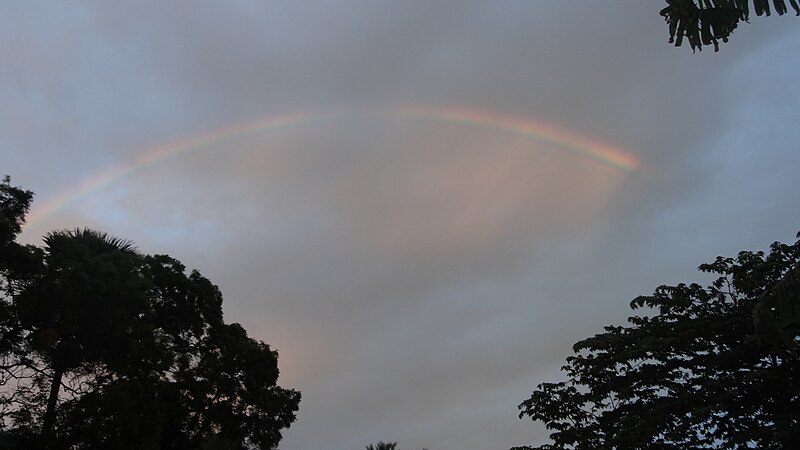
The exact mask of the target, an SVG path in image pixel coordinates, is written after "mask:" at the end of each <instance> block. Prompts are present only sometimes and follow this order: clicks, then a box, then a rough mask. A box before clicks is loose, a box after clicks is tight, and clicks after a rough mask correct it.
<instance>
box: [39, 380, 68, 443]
mask: <svg viewBox="0 0 800 450" xmlns="http://www.w3.org/2000/svg"><path fill="white" fill-rule="evenodd" d="M63 376H64V369H61V368H55V369H54V370H53V380H52V381H51V382H50V395H49V396H48V397H47V410H45V412H44V418H42V433H41V437H42V438H43V441H44V442H47V440H48V439H49V438H50V435H52V433H53V425H54V424H55V421H56V406H58V391H59V390H60V389H61V378H62V377H63Z"/></svg>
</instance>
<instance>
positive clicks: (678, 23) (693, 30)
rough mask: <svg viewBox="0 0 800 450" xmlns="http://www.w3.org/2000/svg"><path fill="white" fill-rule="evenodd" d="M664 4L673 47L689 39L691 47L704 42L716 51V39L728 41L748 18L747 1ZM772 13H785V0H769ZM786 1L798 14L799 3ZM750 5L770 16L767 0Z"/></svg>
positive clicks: (669, 1)
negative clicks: (772, 8) (773, 9)
mask: <svg viewBox="0 0 800 450" xmlns="http://www.w3.org/2000/svg"><path fill="white" fill-rule="evenodd" d="M666 2H667V5H668V6H667V7H666V8H664V9H662V10H661V15H662V16H663V17H664V19H665V20H666V21H667V24H668V25H669V36H670V37H669V42H670V43H674V44H675V46H676V47H679V46H681V44H683V39H684V38H686V39H687V40H688V41H689V46H690V47H691V48H692V50H702V49H703V46H704V45H712V44H713V45H714V51H719V41H722V42H728V38H729V36H730V35H731V33H733V30H735V29H736V27H737V26H738V25H739V22H740V21H744V22H748V21H749V20H750V10H751V2H750V0H666ZM772 4H773V6H774V8H775V12H776V13H778V15H783V14H786V13H787V12H788V9H787V7H786V2H784V0H772ZM789 4H790V5H791V7H792V9H794V11H795V13H796V14H797V15H800V5H798V3H797V0H789ZM752 7H753V10H755V13H756V15H757V16H761V15H767V16H769V15H771V9H770V3H769V0H752Z"/></svg>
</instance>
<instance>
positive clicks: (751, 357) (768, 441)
mask: <svg viewBox="0 0 800 450" xmlns="http://www.w3.org/2000/svg"><path fill="white" fill-rule="evenodd" d="M799 237H800V236H799ZM700 270H701V271H703V272H707V273H712V274H716V275H718V277H717V278H716V279H715V280H714V281H713V282H712V283H711V285H709V286H706V287H704V286H701V285H699V284H695V283H693V284H678V285H676V286H661V287H659V288H657V289H656V290H655V292H654V293H653V294H652V295H647V296H640V297H637V298H636V299H634V300H633V301H632V302H631V308H633V309H634V310H642V311H643V312H644V313H643V314H642V315H636V316H632V317H630V318H629V319H628V321H629V324H628V325H627V326H606V327H604V330H605V331H604V332H603V333H600V334H597V335H595V336H593V337H589V338H587V339H584V340H582V341H580V342H578V343H576V344H575V346H574V347H573V350H574V352H575V353H574V355H572V356H570V357H568V358H567V360H566V364H565V365H564V367H563V368H562V370H563V371H564V372H565V375H566V381H560V382H548V383H542V384H540V385H539V386H537V388H536V389H535V390H534V391H533V393H532V395H531V397H530V398H529V399H528V400H526V401H524V402H522V404H520V405H519V407H520V409H521V411H522V412H521V413H520V417H523V416H528V417H530V418H531V419H533V420H535V421H541V422H543V423H544V425H545V426H546V427H547V428H548V429H549V430H550V431H551V432H552V433H551V435H550V438H551V439H552V441H553V442H552V444H546V445H542V446H539V447H520V449H523V448H524V449H534V448H535V449H539V450H555V449H570V450H583V449H587V450H588V449H612V450H614V449H617V450H622V449H626V450H627V449H641V450H645V449H664V450H666V449H674V450H678V449H687V448H699V449H702V448H708V449H712V448H713V449H731V450H732V449H739V448H763V449H775V450H778V449H784V450H792V449H797V448H800V433H798V430H800V241H797V242H795V243H794V244H791V245H789V244H782V243H778V242H776V243H774V244H772V246H771V248H770V252H769V253H767V254H765V253H764V252H740V253H739V254H738V256H737V257H736V258H723V257H718V258H717V259H716V260H715V261H713V262H711V263H708V264H703V265H701V266H700Z"/></svg>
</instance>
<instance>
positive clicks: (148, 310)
mask: <svg viewBox="0 0 800 450" xmlns="http://www.w3.org/2000/svg"><path fill="white" fill-rule="evenodd" d="M0 200H2V203H0V206H2V210H1V211H0V225H2V226H5V228H6V229H9V230H10V231H11V232H10V236H11V239H12V240H11V241H9V239H8V238H6V239H5V241H4V242H3V245H4V248H6V247H8V248H12V249H14V250H15V252H17V253H20V252H21V253H23V254H27V256H26V258H16V259H12V258H6V256H7V253H4V254H3V258H2V260H3V264H4V270H3V272H2V279H3V286H4V291H3V297H2V301H1V302H0V331H1V332H2V336H0V426H2V429H0V447H2V448H15V447H14V446H17V447H18V448H42V449H46V448H52V449H56V448H59V449H60V448H78V449H84V448H89V449H94V448H116V449H129V448H130V449H134V448H136V449H142V448H147V449H150V448H153V449H157V448H163V449H194V448H209V449H210V448H219V449H222V448H229V449H252V448H262V449H269V448H275V447H277V444H278V442H279V441H280V438H281V433H280V431H281V430H282V429H283V428H286V427H288V426H289V425H290V424H291V423H292V422H293V421H294V420H295V412H296V411H297V408H298V404H299V401H300V394H299V393H298V392H296V391H293V390H288V389H284V388H281V387H280V386H278V385H277V379H278V367H277V353H276V352H274V351H273V350H271V349H270V347H269V346H268V345H267V344H264V343H263V342H260V341H257V340H255V339H252V338H250V337H249V336H248V335H247V333H246V332H245V330H244V329H243V328H242V327H241V326H240V325H239V324H235V323H234V324H226V323H225V322H224V321H223V318H222V294H221V293H220V291H219V289H218V288H217V287H216V286H214V285H213V284H212V283H211V282H210V281H209V280H208V279H206V278H205V277H203V276H202V275H200V273H199V272H197V271H193V272H190V273H187V271H186V268H185V267H184V266H183V265H182V264H181V263H180V262H179V261H177V260H175V259H173V258H170V257H168V256H165V255H154V256H150V255H143V254H140V253H139V252H138V251H137V250H136V249H135V248H134V247H133V245H132V243H130V242H129V241H125V240H121V239H117V238H114V237H111V236H109V235H107V234H105V233H101V232H97V231H94V230H86V229H76V230H67V231H57V232H53V233H50V234H48V235H46V236H45V238H44V243H45V245H44V247H43V248H36V247H31V246H19V245H17V244H16V243H15V242H14V241H13V238H14V237H15V236H16V234H18V233H19V224H21V222H22V219H23V217H24V212H25V211H27V207H28V206H29V203H30V195H29V193H26V191H22V190H19V189H18V188H13V187H11V186H10V183H9V182H8V180H6V181H5V182H4V184H2V185H0ZM7 224H11V225H10V226H9V225H7ZM14 224H16V225H17V226H16V227H15V226H14ZM5 236H9V233H6V235H5ZM16 261H27V263H26V265H25V270H20V269H19V268H18V266H17V264H16V263H15V262H16Z"/></svg>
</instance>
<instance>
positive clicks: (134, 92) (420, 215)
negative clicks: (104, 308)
mask: <svg viewBox="0 0 800 450" xmlns="http://www.w3.org/2000/svg"><path fill="white" fill-rule="evenodd" d="M663 6H664V4H663V2H662V1H658V0H652V1H639V0H637V1H627V2H621V1H614V2H598V1H596V0H573V1H563V2H542V1H530V0H526V1H523V0H517V1H514V0H503V1H494V2H488V1H468V0H458V1H455V0H450V1H431V0H425V1H421V0H420V1H417V0H404V1H393V2H388V1H376V0H362V1H350V0H347V1H345V0H342V1H336V2H333V1H323V0H320V1H305V0H302V1H292V2H289V1H266V0H262V1H255V0H252V1H245V0H242V1H225V2H218V1H191V2H190V1H173V2H162V1H136V2H106V1H99V0H98V1H94V2H92V1H81V2H77V1H76V2H38V1H27V0H26V1H4V2H2V3H0V42H2V44H0V60H1V61H2V67H1V68H0V168H2V174H9V175H11V177H12V181H13V183H14V184H17V185H22V186H24V187H25V188H27V189H31V190H33V191H34V192H35V193H36V197H35V201H34V208H33V211H32V213H31V215H30V217H31V221H30V223H29V225H28V226H27V227H26V229H25V232H24V236H23V238H24V240H25V241H27V242H39V241H38V240H39V237H40V236H41V235H42V234H43V233H46V232H47V231H49V230H52V229H59V228H65V227H75V226H90V227H94V228H97V229H100V230H103V231H107V232H109V233H111V234H113V235H117V236H120V237H124V238H127V239H131V240H134V241H135V242H136V244H137V246H138V248H139V249H140V250H141V251H142V252H145V253H168V254H170V255H172V256H174V257H176V258H178V259H180V260H181V261H183V262H184V263H185V264H186V265H187V266H188V267H190V268H197V269H199V270H200V271H201V272H202V273H203V274H204V275H206V276H207V277H209V278H210V279H211V280H212V281H214V282H215V283H216V284H218V285H219V286H220V288H221V289H222V291H223V294H224V296H225V304H224V310H225V314H226V319H227V320H228V321H236V322H241V323H242V324H243V325H244V326H245V328H247V329H248V330H249V332H250V333H251V334H252V335H253V336H255V337H257V338H259V339H262V340H264V341H266V342H268V343H270V344H271V345H272V346H273V347H274V348H276V349H278V351H279V353H280V360H279V367H280V368H281V371H282V372H281V379H280V384H281V385H283V386H286V387H293V388H296V389H299V390H300V391H302V394H303V400H302V403H301V405H300V412H299V415H298V420H297V422H296V423H295V424H294V425H293V426H292V427H291V428H290V429H289V430H288V431H286V432H285V435H284V440H283V442H282V443H281V448H282V449H283V450H315V449H333V450H348V449H363V448H364V446H365V445H366V444H369V443H374V442H377V441H378V440H383V441H397V442H398V443H399V445H398V447H399V449H400V450H419V449H421V448H423V447H427V448H429V449H430V450H484V449H507V448H509V447H511V446H513V445H520V444H526V443H528V444H536V443H542V442H545V439H546V434H547V433H546V432H545V431H544V430H543V429H542V428H541V427H540V426H538V425H536V424H534V423H532V422H530V421H528V420H520V419H518V418H517V414H518V410H517V408H516V405H517V404H519V403H520V402H522V401H523V400H525V399H527V398H528V396H529V394H530V392H531V390H532V389H533V388H534V387H535V386H536V385H537V384H538V383H540V382H544V381H552V380H554V379H555V378H557V377H558V368H559V366H560V365H561V363H562V362H563V360H564V358H565V357H566V356H568V355H569V353H570V348H571V345H572V344H573V343H574V342H575V341H577V340H579V339H581V338H584V337H588V336H590V335H592V334H595V333H597V332H600V331H602V326H603V325H607V324H611V323H622V322H623V321H624V319H625V317H627V315H628V314H629V310H628V303H629V301H630V300H631V299H632V298H634V297H636V296H637V295H640V294H648V293H651V292H652V290H653V289H654V288H655V287H656V286H658V285H659V284H662V283H677V282H680V281H704V280H706V278H704V277H703V276H702V274H700V273H698V272H697V270H696V267H697V266H698V265H699V264H700V263H703V262H706V261H710V260H712V259H713V258H714V257H716V256H717V255H726V256H733V255H735V254H736V253H737V252H738V251H739V250H744V249H752V250H756V249H765V248H766V247H767V246H768V245H769V244H770V243H771V242H772V241H775V240H780V241H784V242H787V241H793V238H794V235H795V232H797V231H798V230H800V201H798V200H800V182H798V169H799V168H800V149H799V148H798V142H799V141H800V127H799V126H798V122H797V119H798V117H800V115H799V114H798V111H799V108H800V83H798V82H797V80H798V79H800V60H799V59H798V57H797V49H798V48H800V28H798V26H800V22H798V19H796V18H795V17H793V16H785V17H772V18H769V19H764V18H753V19H752V24H749V25H742V26H740V27H739V29H738V30H737V31H736V32H735V33H734V35H733V36H732V39H731V42H729V43H728V44H723V45H722V49H721V51H720V52H719V53H714V52H713V48H707V49H706V50H704V51H703V52H702V53H699V54H694V55H693V54H692V52H691V50H690V49H689V48H674V47H672V46H670V45H669V44H668V43H667V28H666V24H665V23H664V22H663V20H662V18H661V17H660V16H659V15H658V11H659V9H661V8H662V7H663ZM548 133H549V134H548ZM608 149H612V150H608ZM615 158H616V159H615Z"/></svg>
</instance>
